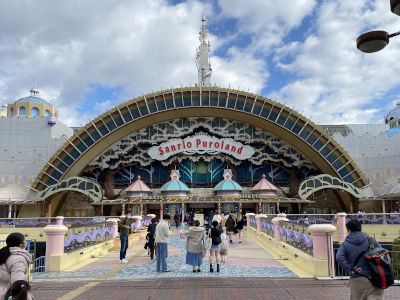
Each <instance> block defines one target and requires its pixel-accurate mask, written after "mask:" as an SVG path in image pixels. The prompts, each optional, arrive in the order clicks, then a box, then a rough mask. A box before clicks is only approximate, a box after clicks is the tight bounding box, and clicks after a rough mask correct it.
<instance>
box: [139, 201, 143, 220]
mask: <svg viewBox="0 0 400 300" xmlns="http://www.w3.org/2000/svg"><path fill="white" fill-rule="evenodd" d="M139 215H141V216H142V217H143V203H140V212H139Z"/></svg>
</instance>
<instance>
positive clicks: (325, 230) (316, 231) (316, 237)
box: [308, 224, 336, 260]
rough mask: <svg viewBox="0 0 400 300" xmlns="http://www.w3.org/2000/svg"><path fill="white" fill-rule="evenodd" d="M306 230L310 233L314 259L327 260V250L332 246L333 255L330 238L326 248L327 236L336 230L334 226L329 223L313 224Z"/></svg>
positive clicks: (330, 235)
mask: <svg viewBox="0 0 400 300" xmlns="http://www.w3.org/2000/svg"><path fill="white" fill-rule="evenodd" d="M308 231H309V232H310V233H311V236H312V239H313V256H314V258H316V259H325V260H328V258H329V256H328V251H329V250H330V249H329V248H330V247H332V249H331V250H332V256H333V243H332V239H330V243H331V244H332V245H329V248H328V238H329V237H332V235H333V233H334V232H335V231H336V227H335V226H333V225H331V224H314V225H310V226H309V227H308Z"/></svg>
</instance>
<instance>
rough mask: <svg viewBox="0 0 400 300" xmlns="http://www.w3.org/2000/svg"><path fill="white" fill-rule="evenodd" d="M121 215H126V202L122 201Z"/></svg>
mask: <svg viewBox="0 0 400 300" xmlns="http://www.w3.org/2000/svg"><path fill="white" fill-rule="evenodd" d="M121 215H123V216H125V204H124V203H122V212H121Z"/></svg>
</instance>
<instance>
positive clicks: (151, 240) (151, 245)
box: [147, 218, 157, 259]
mask: <svg viewBox="0 0 400 300" xmlns="http://www.w3.org/2000/svg"><path fill="white" fill-rule="evenodd" d="M156 226H157V222H156V219H155V218H153V219H151V224H150V225H149V227H148V228H147V232H148V234H147V238H148V245H149V249H150V259H153V258H154V233H155V232H156Z"/></svg>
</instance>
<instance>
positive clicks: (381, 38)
mask: <svg viewBox="0 0 400 300" xmlns="http://www.w3.org/2000/svg"><path fill="white" fill-rule="evenodd" d="M390 9H391V11H392V12H393V13H394V14H396V15H399V16H400V0H390ZM397 35H400V31H398V32H395V33H392V34H389V33H387V32H386V31H382V30H376V31H370V32H366V33H363V34H362V35H360V36H359V37H358V38H357V49H358V50H360V51H362V52H364V53H374V52H377V51H380V50H382V49H383V48H385V47H386V46H387V45H388V44H389V39H390V38H391V37H394V36H397Z"/></svg>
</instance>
